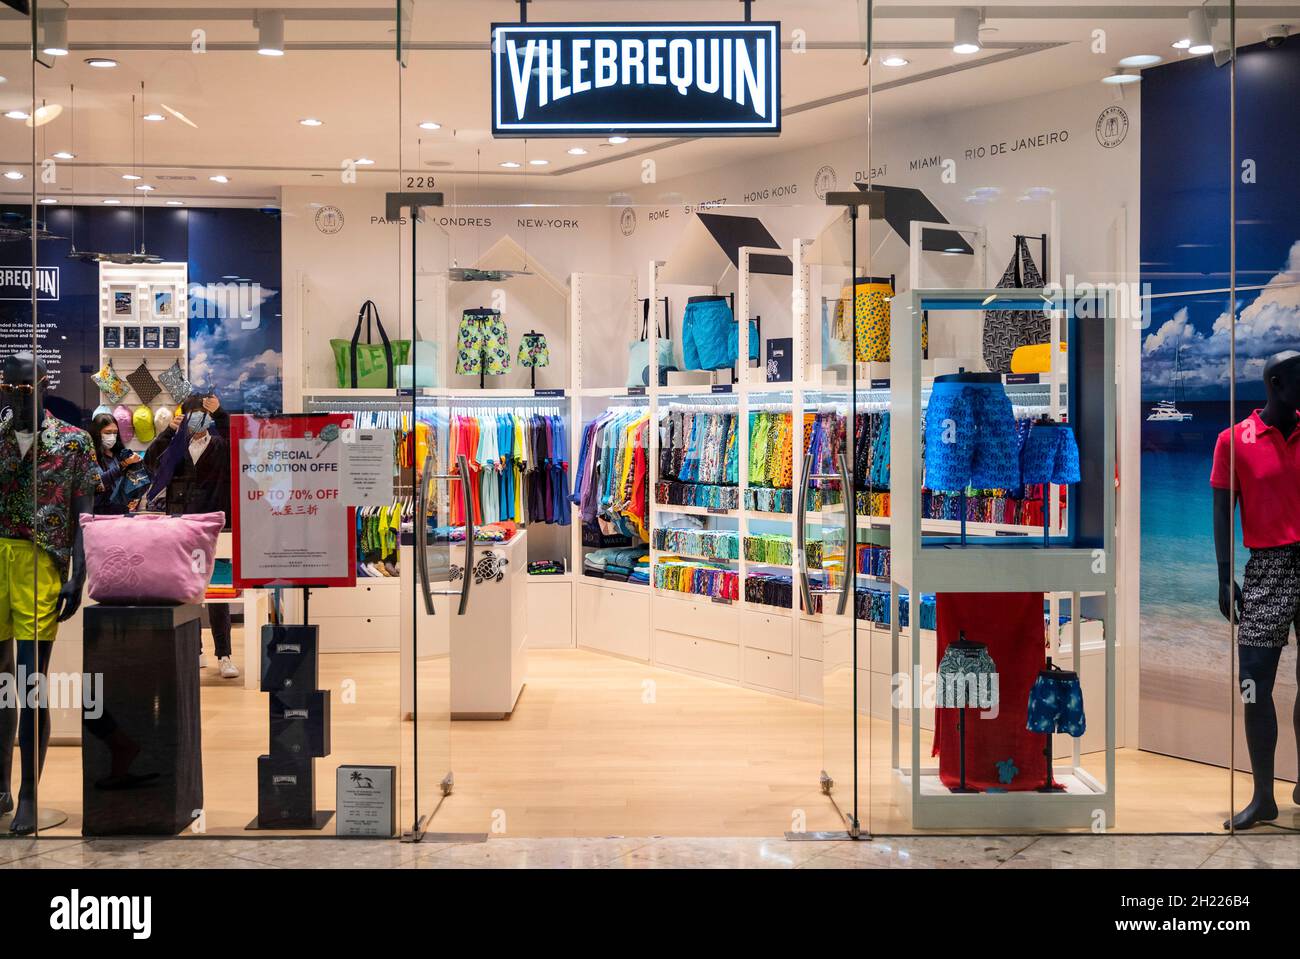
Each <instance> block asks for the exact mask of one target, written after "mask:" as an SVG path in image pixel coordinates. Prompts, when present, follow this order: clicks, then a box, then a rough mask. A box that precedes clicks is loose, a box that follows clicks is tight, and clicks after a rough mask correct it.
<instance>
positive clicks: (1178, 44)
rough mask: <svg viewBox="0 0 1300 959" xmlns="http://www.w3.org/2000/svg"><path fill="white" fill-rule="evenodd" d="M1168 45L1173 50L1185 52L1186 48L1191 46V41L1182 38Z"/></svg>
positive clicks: (1187, 38)
mask: <svg viewBox="0 0 1300 959" xmlns="http://www.w3.org/2000/svg"><path fill="white" fill-rule="evenodd" d="M1169 45H1170V46H1171V47H1173V48H1174V49H1175V50H1186V49H1187V48H1188V47H1190V46H1191V45H1192V41H1191V38H1189V37H1183V38H1182V39H1181V40H1175V41H1174V42H1173V43H1171V44H1169Z"/></svg>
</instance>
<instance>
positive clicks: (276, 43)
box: [254, 11, 284, 57]
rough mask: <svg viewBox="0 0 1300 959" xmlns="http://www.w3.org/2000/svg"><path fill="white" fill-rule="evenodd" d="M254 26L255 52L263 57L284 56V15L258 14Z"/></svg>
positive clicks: (272, 13) (268, 12) (273, 12)
mask: <svg viewBox="0 0 1300 959" xmlns="http://www.w3.org/2000/svg"><path fill="white" fill-rule="evenodd" d="M254 25H255V26H256V27H257V52H258V53H260V54H261V55H262V56H264V57H282V56H284V14H283V13H277V12H275V11H262V12H259V13H258V14H257V20H256V21H255V22H254Z"/></svg>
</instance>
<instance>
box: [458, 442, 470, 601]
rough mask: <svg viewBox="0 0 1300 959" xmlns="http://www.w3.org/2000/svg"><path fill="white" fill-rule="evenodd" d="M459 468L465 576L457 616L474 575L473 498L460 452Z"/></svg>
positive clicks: (466, 466)
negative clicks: (463, 515)
mask: <svg viewBox="0 0 1300 959" xmlns="http://www.w3.org/2000/svg"><path fill="white" fill-rule="evenodd" d="M456 463H457V469H459V470H460V488H461V489H462V490H463V491H464V493H465V576H464V578H463V579H462V580H461V583H460V608H459V609H457V610H456V615H457V616H464V615H465V610H467V609H468V608H469V581H470V577H471V576H473V575H474V499H473V496H472V495H471V487H470V475H469V460H467V459H466V458H465V454H464V453H461V454H460V455H459V456H457V457H456Z"/></svg>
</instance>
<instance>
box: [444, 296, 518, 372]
mask: <svg viewBox="0 0 1300 959" xmlns="http://www.w3.org/2000/svg"><path fill="white" fill-rule="evenodd" d="M509 371H510V339H509V333H508V332H507V331H506V321H505V320H503V319H501V313H500V312H499V311H497V310H466V311H465V313H464V315H463V316H461V319H460V328H459V329H458V330H457V331H456V372H457V373H459V374H461V375H462V376H477V375H479V374H480V373H487V374H488V375H489V376H501V375H502V374H503V373H508V372H509Z"/></svg>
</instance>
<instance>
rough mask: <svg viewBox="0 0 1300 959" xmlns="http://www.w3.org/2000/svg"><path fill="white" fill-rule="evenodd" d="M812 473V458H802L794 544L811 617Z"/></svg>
mask: <svg viewBox="0 0 1300 959" xmlns="http://www.w3.org/2000/svg"><path fill="white" fill-rule="evenodd" d="M811 472H812V457H811V456H805V457H804V458H803V475H802V476H801V477H800V478H799V497H798V500H799V501H798V502H797V503H796V504H795V534H794V535H795V543H796V545H797V546H798V549H799V563H798V566H799V593H800V595H801V596H803V608H804V612H805V613H807V614H808V615H809V616H811V615H812V614H813V613H814V612H815V610H814V609H813V603H812V590H811V589H809V588H808V516H807V513H806V512H805V510H806V508H807V506H808V475H809V474H810V473H811Z"/></svg>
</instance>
